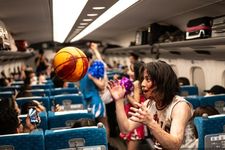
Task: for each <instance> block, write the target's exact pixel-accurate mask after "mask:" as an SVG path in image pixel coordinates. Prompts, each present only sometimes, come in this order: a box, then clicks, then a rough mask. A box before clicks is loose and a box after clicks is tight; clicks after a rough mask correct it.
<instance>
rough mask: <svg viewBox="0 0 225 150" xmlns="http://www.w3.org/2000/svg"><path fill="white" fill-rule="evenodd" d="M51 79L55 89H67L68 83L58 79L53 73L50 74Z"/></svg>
mask: <svg viewBox="0 0 225 150" xmlns="http://www.w3.org/2000/svg"><path fill="white" fill-rule="evenodd" d="M51 79H52V82H53V84H54V87H55V88H66V87H68V83H67V82H65V81H63V80H62V79H60V78H59V77H58V76H57V75H56V74H55V72H52V73H51Z"/></svg>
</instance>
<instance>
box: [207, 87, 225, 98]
mask: <svg viewBox="0 0 225 150" xmlns="http://www.w3.org/2000/svg"><path fill="white" fill-rule="evenodd" d="M204 92H206V95H205V96H210V95H217V94H225V88H224V87H222V86H220V85H214V86H213V87H211V89H209V90H204Z"/></svg>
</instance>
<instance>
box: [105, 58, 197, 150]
mask: <svg viewBox="0 0 225 150" xmlns="http://www.w3.org/2000/svg"><path fill="white" fill-rule="evenodd" d="M140 73H142V77H143V78H142V79H141V81H140V82H141V89H142V92H143V94H144V96H145V98H146V99H147V100H146V101H145V102H144V103H143V104H140V103H136V105H137V107H136V108H134V107H131V110H132V112H129V114H130V115H131V117H129V118H128V117H127V115H126V113H125V111H124V109H123V101H124V96H125V92H126V90H125V88H124V87H123V86H121V85H120V84H118V82H117V81H111V82H109V86H108V88H109V91H110V92H111V94H112V96H113V98H114V100H115V103H116V114H117V120H118V124H119V127H120V130H121V131H122V132H130V131H131V130H133V129H134V128H137V127H138V126H140V125H142V124H144V125H146V126H147V127H148V128H149V130H150V133H151V134H152V137H153V138H152V140H153V143H154V149H173V150H174V149H180V148H190V147H186V146H187V145H188V144H187V143H191V142H192V141H193V142H194V140H195V139H191V141H190V138H188V135H189V134H190V133H188V132H187V131H190V130H188V129H187V126H188V125H189V124H190V120H191V118H192V115H193V108H192V105H191V104H190V103H189V102H187V101H186V100H185V99H184V98H182V97H180V96H177V93H178V91H179V84H178V80H177V76H176V74H175V73H174V71H173V69H172V68H171V67H170V65H168V64H167V63H165V62H163V61H157V62H150V63H148V64H146V65H145V66H144V67H142V68H141V69H140Z"/></svg>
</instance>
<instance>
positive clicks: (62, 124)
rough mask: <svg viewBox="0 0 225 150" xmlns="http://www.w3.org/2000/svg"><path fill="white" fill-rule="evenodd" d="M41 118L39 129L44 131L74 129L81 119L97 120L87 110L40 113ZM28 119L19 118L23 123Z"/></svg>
mask: <svg viewBox="0 0 225 150" xmlns="http://www.w3.org/2000/svg"><path fill="white" fill-rule="evenodd" d="M39 116H40V118H41V123H40V124H39V125H38V128H40V129H43V130H47V129H58V128H68V127H72V126H73V124H74V122H75V121H77V120H79V119H84V118H85V119H95V117H94V115H93V114H92V113H91V112H89V111H88V110H87V109H86V110H72V111H62V112H52V111H48V112H41V113H39ZM26 117H27V115H26V114H25V115H20V116H19V118H20V119H22V123H25V119H26Z"/></svg>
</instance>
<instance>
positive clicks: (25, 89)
mask: <svg viewBox="0 0 225 150" xmlns="http://www.w3.org/2000/svg"><path fill="white" fill-rule="evenodd" d="M23 82H24V83H23V85H22V86H21V87H20V90H19V93H18V95H17V98H18V97H31V96H32V93H31V92H30V91H29V90H31V89H32V88H31V79H30V77H29V75H27V77H26V78H25V79H24V81H23Z"/></svg>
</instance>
